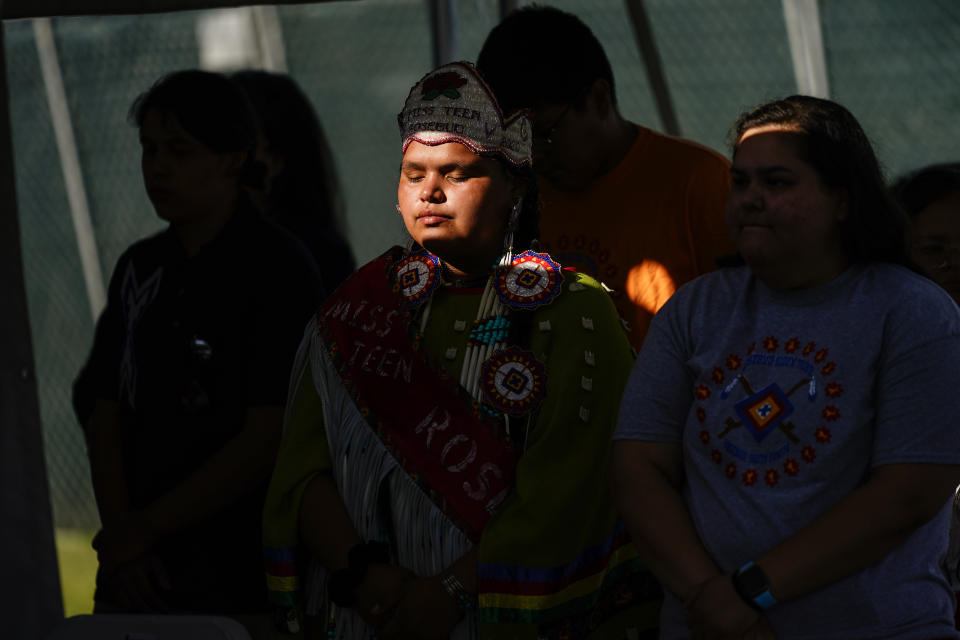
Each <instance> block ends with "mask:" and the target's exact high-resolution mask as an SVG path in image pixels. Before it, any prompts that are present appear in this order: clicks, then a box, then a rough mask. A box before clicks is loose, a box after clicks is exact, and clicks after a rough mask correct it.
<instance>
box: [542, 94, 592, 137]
mask: <svg viewBox="0 0 960 640" xmlns="http://www.w3.org/2000/svg"><path fill="white" fill-rule="evenodd" d="M592 86H593V85H592V84H588V85H587V86H585V87H583V88H582V89H580V91H578V92H577V95H576V96H574V98H573V100H571V101H570V102H568V103H567V104H565V105H564V107H563V110H562V111H561V112H560V115H558V116H557V117H556V119H554V121H553V124H552V125H550V126H549V127H547V128H546V131H545V132H544V133H534V134H533V141H534V142H536V143H537V144H538V145H540V146H541V147H550V146H552V145H553V136H554V135H556V133H557V129H559V128H560V125H561V124H563V119H564V118H566V117H567V114H568V113H570V109H572V108H573V106H574V105H576V104H580V103H582V102H583V99H584V98H585V97H586V95H587V93H589V91H590V87H592Z"/></svg>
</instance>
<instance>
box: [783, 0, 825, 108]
mask: <svg viewBox="0 0 960 640" xmlns="http://www.w3.org/2000/svg"><path fill="white" fill-rule="evenodd" d="M783 19H784V21H785V22H786V25H787V39H788V40H789V41H790V57H791V58H792V59H793V75H794V77H795V78H796V80H797V91H798V92H800V93H803V94H806V95H809V96H816V97H818V98H829V97H830V87H829V82H828V80H827V62H826V56H825V55H824V51H823V34H822V32H821V29H820V7H819V5H818V3H817V0H783Z"/></svg>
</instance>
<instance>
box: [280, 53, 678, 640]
mask: <svg viewBox="0 0 960 640" xmlns="http://www.w3.org/2000/svg"><path fill="white" fill-rule="evenodd" d="M398 120H399V125H400V131H401V139H402V145H403V147H402V148H403V159H402V162H401V165H400V177H399V185H398V189H397V197H398V205H397V209H398V211H399V213H400V215H401V217H402V218H403V222H404V225H405V226H406V229H407V231H408V232H409V234H410V237H411V242H410V246H409V248H407V249H402V248H400V247H394V248H393V249H390V250H389V251H387V252H386V253H384V254H383V255H382V256H380V257H379V258H377V259H376V260H374V261H372V262H371V263H369V264H367V265H366V266H365V267H363V268H361V269H360V270H359V271H358V272H357V273H356V274H355V275H354V276H353V277H352V278H351V279H350V280H348V281H347V282H346V283H345V284H344V285H343V286H342V287H340V289H338V291H337V293H336V294H335V295H334V296H333V297H332V298H331V299H330V300H329V301H328V302H327V303H326V304H325V305H324V307H323V308H322V309H321V310H320V311H319V312H318V314H317V316H316V321H315V322H314V323H311V325H310V326H309V327H308V329H307V332H306V335H305V337H304V341H303V343H302V346H301V349H300V353H299V357H298V361H297V363H296V365H295V372H294V376H293V378H292V383H291V399H290V402H289V404H288V408H287V419H286V427H285V435H284V441H283V444H282V447H281V453H280V457H279V460H278V462H277V467H276V471H275V474H274V477H273V481H272V484H271V489H270V493H269V496H268V499H267V505H266V509H265V524H264V542H265V545H266V563H267V564H266V566H267V573H268V580H269V584H270V588H271V597H272V598H273V600H274V602H275V603H276V604H277V605H278V608H279V615H278V620H279V621H280V622H281V623H282V624H281V626H283V627H284V628H285V630H286V631H288V632H292V633H296V632H301V631H303V630H304V616H303V615H302V614H304V613H305V614H306V619H307V620H313V621H314V622H317V623H318V625H319V627H321V628H320V629H319V633H317V632H316V631H314V633H313V634H311V635H315V636H317V637H331V638H368V637H371V633H375V634H376V637H377V638H446V637H453V638H507V637H510V638H543V637H547V638H585V637H596V638H608V637H609V638H624V637H628V634H630V637H643V636H644V635H645V634H651V633H655V629H654V627H655V624H656V617H657V614H656V610H657V608H658V602H659V597H660V596H659V587H658V586H657V584H656V583H655V582H654V581H653V580H652V579H651V577H650V574H649V573H648V572H647V571H646V570H645V569H644V567H643V565H642V564H641V563H640V562H639V561H638V559H637V554H636V551H635V549H634V548H633V546H632V545H631V544H630V542H629V539H628V537H627V533H626V530H625V528H624V526H623V524H622V523H621V522H620V521H619V520H618V518H617V516H616V513H615V509H614V506H613V504H612V500H611V498H610V496H609V488H608V465H609V456H610V438H611V434H612V432H613V426H614V421H615V414H616V407H617V403H618V399H619V397H620V394H621V391H622V389H623V385H624V382H625V380H626V377H627V375H628V373H629V369H630V366H631V363H632V360H633V358H632V352H631V348H630V346H629V344H628V342H627V339H626V337H625V334H624V332H623V330H622V327H621V324H620V320H619V319H618V317H617V314H616V312H615V310H614V307H613V305H612V303H611V301H610V300H609V298H608V296H607V294H606V292H605V291H604V290H603V288H602V287H601V286H600V284H599V283H597V282H596V281H594V280H592V279H591V278H589V277H586V276H584V275H582V274H578V273H575V272H572V271H565V270H563V269H562V267H561V266H560V265H559V264H557V263H556V262H555V261H554V260H552V259H551V258H550V256H549V255H547V254H545V253H538V252H537V251H536V250H535V249H536V244H537V243H536V236H537V216H538V214H537V210H538V209H537V194H536V185H535V182H534V180H533V177H532V176H533V174H532V171H531V139H532V133H533V132H532V127H531V122H530V120H529V118H528V116H527V114H526V113H524V112H518V113H514V114H507V115H505V114H503V113H501V111H500V109H499V107H498V105H497V102H496V99H495V98H494V96H493V95H492V94H491V92H490V90H489V88H488V87H487V86H486V84H485V83H484V82H483V80H482V78H481V77H480V76H479V75H478V74H477V72H476V70H475V69H474V68H473V67H472V65H470V64H468V63H452V64H448V65H445V66H443V67H440V68H439V69H436V70H434V71H432V72H430V73H428V74H427V75H426V76H424V78H423V79H421V80H420V81H419V82H418V83H417V84H416V85H415V86H414V87H413V89H412V90H411V92H410V94H409V97H408V98H407V101H406V104H405V105H404V108H403V111H402V112H401V113H400V115H399V116H398ZM308 631H309V629H308Z"/></svg>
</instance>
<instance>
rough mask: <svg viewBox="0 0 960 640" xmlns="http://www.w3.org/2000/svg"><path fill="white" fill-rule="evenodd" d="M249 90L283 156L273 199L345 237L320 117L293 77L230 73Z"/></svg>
mask: <svg viewBox="0 0 960 640" xmlns="http://www.w3.org/2000/svg"><path fill="white" fill-rule="evenodd" d="M230 79H231V80H233V81H234V82H236V83H237V84H238V85H239V86H240V88H241V89H242V90H243V91H244V93H246V94H247V97H248V98H249V100H250V102H251V104H252V105H253V108H254V111H255V112H256V115H257V121H258V124H259V127H260V132H261V133H262V134H263V137H264V139H265V141H266V143H267V146H269V147H270V148H271V149H272V150H274V151H276V152H277V153H278V154H279V155H280V156H282V157H283V158H284V160H285V162H284V168H283V171H282V172H281V173H280V174H279V175H278V176H276V178H274V181H273V184H272V185H271V189H270V193H269V197H270V200H271V201H273V202H274V203H275V205H276V206H277V208H278V209H280V210H282V211H286V212H289V214H298V213H299V214H300V215H309V216H310V217H313V218H315V219H316V220H317V222H318V223H319V224H320V225H321V226H322V227H323V228H325V229H330V230H332V231H334V232H335V233H337V234H338V235H341V236H342V235H343V232H344V230H343V226H344V224H343V222H344V221H343V217H344V215H343V201H342V198H341V193H340V183H339V180H338V178H337V171H336V166H335V164H334V160H333V154H332V153H331V151H330V145H329V144H328V142H327V137H326V134H325V133H324V130H323V125H322V124H321V123H320V118H318V117H317V113H316V111H315V110H314V108H313V105H312V104H311V103H310V100H309V99H308V98H307V96H306V95H305V94H304V93H303V91H302V90H301V89H300V86H299V85H298V84H297V83H296V82H295V81H294V80H293V79H292V78H291V77H289V76H287V75H285V74H281V73H273V72H269V71H260V70H253V69H249V70H244V71H238V72H236V73H234V74H232V75H231V76H230Z"/></svg>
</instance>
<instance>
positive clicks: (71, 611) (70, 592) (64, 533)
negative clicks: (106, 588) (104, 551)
mask: <svg viewBox="0 0 960 640" xmlns="http://www.w3.org/2000/svg"><path fill="white" fill-rule="evenodd" d="M95 533H96V531H86V530H78V529H59V528H58V529H57V530H56V531H55V540H56V545H57V565H58V566H59V568H60V590H61V591H62V593H63V615H65V616H75V615H79V614H82V613H93V587H94V580H95V578H96V575H97V552H96V551H94V550H93V547H91V546H90V542H91V541H92V540H93V536H94V534H95Z"/></svg>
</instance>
